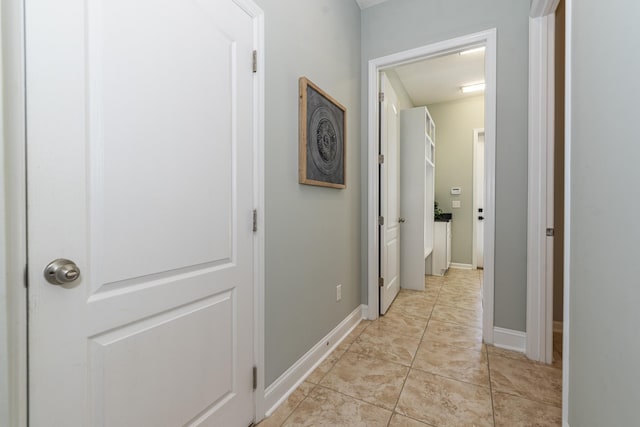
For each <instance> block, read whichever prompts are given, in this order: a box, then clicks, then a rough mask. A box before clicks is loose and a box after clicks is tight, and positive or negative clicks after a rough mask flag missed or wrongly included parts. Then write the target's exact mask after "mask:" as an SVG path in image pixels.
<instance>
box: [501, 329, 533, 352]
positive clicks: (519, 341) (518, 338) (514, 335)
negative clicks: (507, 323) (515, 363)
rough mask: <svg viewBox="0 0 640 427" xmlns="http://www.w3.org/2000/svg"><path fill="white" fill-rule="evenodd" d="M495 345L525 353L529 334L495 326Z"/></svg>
mask: <svg viewBox="0 0 640 427" xmlns="http://www.w3.org/2000/svg"><path fill="white" fill-rule="evenodd" d="M493 345H495V346H496V347H500V348H504V349H506V350H513V351H519V352H520V353H524V352H525V351H526V350H527V334H526V333H525V332H520V331H514V330H512V329H504V328H498V327H494V328H493Z"/></svg>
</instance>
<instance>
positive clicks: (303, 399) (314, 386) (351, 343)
mask: <svg viewBox="0 0 640 427" xmlns="http://www.w3.org/2000/svg"><path fill="white" fill-rule="evenodd" d="M368 327H369V325H367V326H365V327H364V328H362V330H361V331H360V332H359V333H358V335H357V336H356V337H354V339H353V341H351V342H350V343H349V345H348V346H347V348H346V350H345V351H344V352H343V353H342V354H341V355H340V357H339V358H338V360H336V361H335V363H334V364H333V365H332V366H331V368H330V369H329V370H328V371H327V372H326V373H325V374H324V375H323V376H322V377H321V378H320V379H319V380H318V383H317V384H316V383H312V382H311V381H308V380H307V379H306V378H305V379H304V381H307V382H308V383H309V384H313V387H311V390H309V393H307V394H306V395H305V396H304V397H303V398H302V399H301V400H300V402H298V404H297V405H295V406H294V407H293V409H292V410H291V412H289V415H287V416H286V418H285V419H284V420H283V421H282V423H280V426H283V425H284V424H285V423H286V422H287V420H288V419H289V418H290V417H291V415H293V413H294V412H295V411H296V409H298V407H299V406H300V405H301V404H302V402H304V401H305V400H307V397H309V396H310V395H311V393H312V392H313V391H314V390H315V389H316V388H317V387H322V386H321V385H320V382H321V381H322V380H323V379H324V377H326V376H327V374H328V373H329V371H331V370H332V369H333V368H334V367H335V366H336V364H337V363H338V361H340V359H342V357H343V356H344V355H345V354H347V352H348V351H349V348H351V346H352V345H353V343H354V342H355V341H356V340H357V339H358V337H359V336H360V335H361V334H362V332H364V330H365V329H367V328H368ZM333 351H336V349H334V350H333ZM333 351H332V352H331V353H333ZM331 353H329V355H328V356H327V357H329V356H330V355H331ZM304 381H303V383H304ZM298 388H299V386H298ZM323 388H327V387H323ZM294 393H295V391H294ZM292 394H293V393H292ZM283 403H284V402H283ZM274 413H275V412H274ZM272 415H273V414H272ZM266 419H267V418H265V420H266ZM265 420H263V421H265ZM261 422H262V421H261Z"/></svg>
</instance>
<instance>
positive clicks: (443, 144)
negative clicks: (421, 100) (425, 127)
mask: <svg viewBox="0 0 640 427" xmlns="http://www.w3.org/2000/svg"><path fill="white" fill-rule="evenodd" d="M427 108H428V109H429V113H430V114H431V117H432V118H433V121H434V122H435V124H436V141H435V143H436V201H437V202H438V206H439V207H440V209H442V211H443V212H451V213H453V220H452V221H451V261H452V262H457V263H461V264H471V263H472V256H473V221H474V218H475V215H474V213H473V130H474V129H477V128H484V96H474V97H471V98H465V99H462V100H459V101H452V102H442V103H438V104H432V105H429V106H428V107H427ZM451 187H461V188H462V194H460V195H459V196H457V195H456V196H454V195H451V191H450V190H451ZM454 200H459V201H460V208H452V207H451V206H452V205H451V203H452V202H453V201H454Z"/></svg>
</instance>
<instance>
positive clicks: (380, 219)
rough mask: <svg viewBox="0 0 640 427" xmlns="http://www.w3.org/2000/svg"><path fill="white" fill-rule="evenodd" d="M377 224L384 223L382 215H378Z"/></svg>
mask: <svg viewBox="0 0 640 427" xmlns="http://www.w3.org/2000/svg"><path fill="white" fill-rule="evenodd" d="M378 225H384V217H383V216H379V217H378Z"/></svg>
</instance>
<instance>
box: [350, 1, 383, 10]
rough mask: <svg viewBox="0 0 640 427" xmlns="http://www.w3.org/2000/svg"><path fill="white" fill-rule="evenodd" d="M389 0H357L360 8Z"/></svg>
mask: <svg viewBox="0 0 640 427" xmlns="http://www.w3.org/2000/svg"><path fill="white" fill-rule="evenodd" d="M385 1H387V0H356V2H358V6H360V9H366V8H367V7H371V6H375V5H377V4H380V3H384V2H385Z"/></svg>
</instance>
